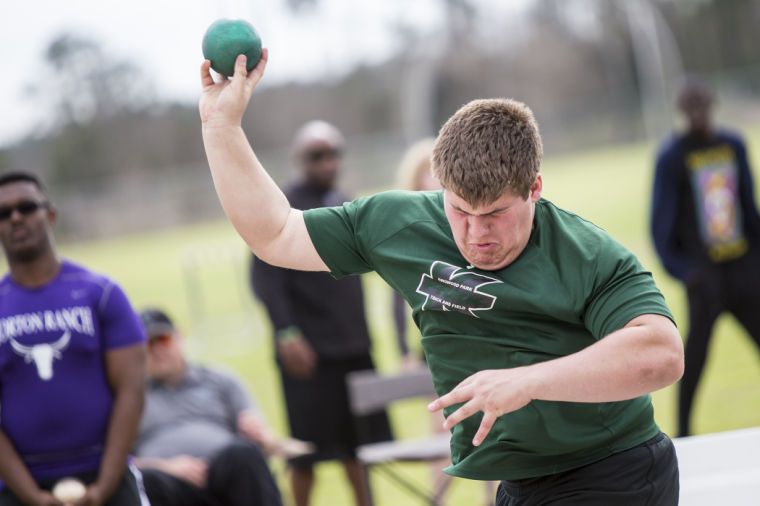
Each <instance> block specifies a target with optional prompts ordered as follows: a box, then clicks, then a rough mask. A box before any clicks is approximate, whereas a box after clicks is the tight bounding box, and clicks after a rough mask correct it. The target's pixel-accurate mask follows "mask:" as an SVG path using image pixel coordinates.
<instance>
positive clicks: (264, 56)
mask: <svg viewBox="0 0 760 506" xmlns="http://www.w3.org/2000/svg"><path fill="white" fill-rule="evenodd" d="M268 61H269V49H267V48H264V49H262V50H261V58H259V61H258V63H257V64H256V66H255V67H253V70H251V72H250V73H249V74H248V80H249V81H250V82H252V83H253V84H256V83H257V82H259V80H260V79H261V77H262V76H263V75H264V69H265V68H266V66H267V62H268Z"/></svg>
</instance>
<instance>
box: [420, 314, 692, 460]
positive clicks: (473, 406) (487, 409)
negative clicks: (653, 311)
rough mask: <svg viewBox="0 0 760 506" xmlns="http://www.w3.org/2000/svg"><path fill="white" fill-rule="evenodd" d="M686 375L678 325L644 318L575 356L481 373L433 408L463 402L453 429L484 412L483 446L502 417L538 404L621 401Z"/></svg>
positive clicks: (476, 442) (661, 318)
mask: <svg viewBox="0 0 760 506" xmlns="http://www.w3.org/2000/svg"><path fill="white" fill-rule="evenodd" d="M682 373H683V344H682V342H681V337H680V336H679V334H678V331H677V330H676V328H675V325H673V323H672V322H671V321H670V320H669V319H667V318H665V317H664V316H660V315H643V316H640V317H638V318H634V319H633V320H632V321H631V322H630V323H628V325H626V326H625V327H624V328H623V329H620V330H618V331H616V332H613V333H612V334H610V335H608V336H606V337H604V338H603V339H601V340H600V341H598V342H597V343H595V344H593V345H591V346H589V347H587V348H585V349H583V350H581V351H579V352H577V353H574V354H572V355H567V356H565V357H562V358H558V359H554V360H549V361H547V362H541V363H538V364H533V365H529V366H524V367H516V368H513V369H492V370H486V371H480V372H477V373H475V374H473V375H472V376H469V377H468V378H466V379H465V380H463V381H462V382H461V383H460V384H459V385H457V386H456V387H455V388H454V389H453V390H452V391H451V392H449V393H447V394H445V395H442V396H441V397H440V398H438V399H436V400H435V401H433V402H431V403H430V405H429V406H428V409H429V410H431V411H438V410H440V409H443V408H445V407H447V406H451V405H453V404H457V403H463V404H462V406H460V407H459V408H458V409H457V410H456V411H454V412H453V413H452V414H451V415H450V416H449V417H448V418H447V419H446V421H445V422H444V427H445V428H447V429H451V428H452V427H453V426H454V425H456V424H457V423H459V422H461V421H462V420H464V419H465V418H467V417H469V416H471V415H473V414H475V413H477V412H478V411H482V412H483V419H482V421H481V424H480V427H479V429H478V431H477V433H476V434H475V437H474V438H473V444H474V445H476V446H477V445H479V444H480V443H481V442H482V441H483V439H484V438H485V436H486V434H488V431H489V430H490V429H491V426H492V425H493V423H494V421H495V420H496V418H497V417H499V416H501V415H503V414H505V413H511V412H513V411H516V410H518V409H520V408H522V407H523V406H525V405H526V404H528V403H529V402H531V401H533V400H546V401H564V402H613V401H621V400H625V399H631V398H634V397H638V396H640V395H643V394H646V393H649V392H652V391H654V390H657V389H660V388H662V387H665V386H667V385H670V384H671V383H673V382H675V381H677V380H678V378H680V377H681V374H682Z"/></svg>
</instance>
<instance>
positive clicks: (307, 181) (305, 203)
mask: <svg viewBox="0 0 760 506" xmlns="http://www.w3.org/2000/svg"><path fill="white" fill-rule="evenodd" d="M343 146H344V141H343V136H342V135H341V133H340V132H339V131H338V130H337V129H336V128H335V127H334V126H332V125H330V124H329V123H326V122H324V121H312V122H309V123H306V124H305V125H304V126H303V127H301V129H300V130H299V131H298V133H297V134H296V136H295V141H294V144H293V151H294V153H293V154H294V157H295V162H296V165H297V166H298V168H299V169H301V174H302V178H301V179H300V180H299V181H297V182H295V183H293V184H291V185H290V186H288V187H287V188H286V189H285V194H286V195H287V196H288V199H289V200H290V202H292V204H293V205H294V206H296V207H297V208H299V209H313V208H319V207H328V206H339V205H341V204H343V203H344V202H346V201H347V200H348V197H346V196H345V195H343V194H342V193H341V192H340V191H338V190H337V189H335V181H336V179H337V177H338V174H339V172H340V168H341V162H342V160H343ZM253 262H254V263H253V268H252V270H251V284H252V287H253V291H254V293H255V294H256V295H257V296H258V297H259V298H260V299H261V301H262V302H263V303H264V305H265V306H266V308H267V311H268V313H269V317H270V319H271V321H272V327H273V329H274V333H275V345H276V352H277V364H278V366H279V368H280V373H281V377H282V386H283V391H284V394H285V402H286V404H287V409H288V420H289V423H290V431H291V434H292V436H293V437H295V438H298V439H301V440H304V441H310V442H312V443H314V444H315V445H316V447H317V451H316V453H314V454H312V455H308V456H304V457H298V458H293V459H290V461H289V463H290V465H291V468H292V474H291V483H292V487H293V495H294V497H295V500H296V505H297V506H306V505H308V504H309V497H310V492H311V489H312V486H313V483H314V469H313V465H314V463H316V462H318V461H322V460H332V459H340V460H341V461H342V462H343V465H344V467H345V471H346V475H347V477H348V479H349V481H350V483H351V487H352V489H353V492H354V495H355V498H356V503H357V504H365V503H366V501H367V497H366V492H365V486H364V483H363V476H362V473H361V469H360V467H359V466H358V463H357V461H356V459H355V456H354V450H355V448H356V446H357V444H358V443H359V441H358V440H357V434H356V432H357V420H355V419H354V417H353V416H352V415H351V412H350V408H349V404H348V393H347V390H346V379H345V378H346V375H347V374H348V373H349V372H351V371H357V370H363V369H374V365H373V363H372V358H371V357H370V337H369V330H368V329H367V322H366V320H365V316H364V295H363V293H362V287H361V280H360V279H359V278H358V277H350V278H346V279H342V280H335V279H333V278H332V277H331V276H330V275H329V274H327V273H324V272H322V273H318V272H300V271H295V270H290V269H283V268H280V267H273V266H271V265H269V264H267V263H265V262H262V261H261V260H259V259H258V258H255V259H254V261H253ZM358 423H361V424H363V425H362V428H363V427H365V426H366V428H367V432H368V434H367V437H368V438H369V440H370V441H382V440H387V439H390V428H389V425H388V420H387V418H386V417H385V415H380V416H378V415H375V416H369V417H366V419H362V420H360V421H358ZM361 442H367V441H365V440H364V439H363V440H362V441H361Z"/></svg>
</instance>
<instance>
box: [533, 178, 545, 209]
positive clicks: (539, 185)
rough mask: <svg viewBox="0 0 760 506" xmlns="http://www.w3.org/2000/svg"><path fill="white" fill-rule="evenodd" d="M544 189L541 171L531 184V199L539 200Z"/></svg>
mask: <svg viewBox="0 0 760 506" xmlns="http://www.w3.org/2000/svg"><path fill="white" fill-rule="evenodd" d="M543 189H544V181H543V179H542V178H541V173H540V172H539V173H538V174H536V179H535V180H534V181H533V184H532V185H530V200H531V201H532V202H538V200H539V199H540V198H541V191H542V190H543Z"/></svg>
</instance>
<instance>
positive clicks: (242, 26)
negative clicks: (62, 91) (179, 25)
mask: <svg viewBox="0 0 760 506" xmlns="http://www.w3.org/2000/svg"><path fill="white" fill-rule="evenodd" d="M239 54H244V55H245V57H246V69H247V70H248V72H250V71H251V69H252V68H253V67H255V66H256V64H257V63H258V62H259V59H260V58H261V38H260V37H259V34H258V33H257V32H256V29H255V28H254V27H253V26H252V25H251V24H250V23H249V22H248V21H245V20H243V19H220V20H217V21H214V22H213V23H212V24H211V26H209V27H208V30H206V34H205V35H204V36H203V57H204V58H205V59H207V60H210V61H211V68H212V69H214V70H215V71H217V72H219V73H220V74H224V75H225V76H228V77H229V76H231V75H232V74H234V73H235V60H236V59H237V57H238V55H239Z"/></svg>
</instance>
